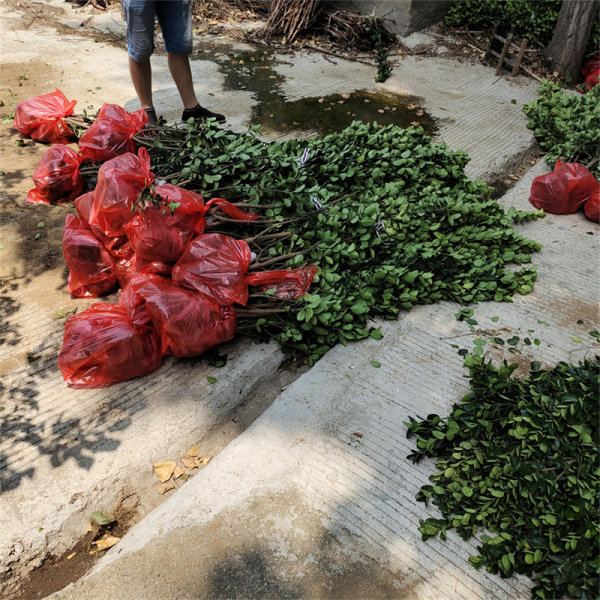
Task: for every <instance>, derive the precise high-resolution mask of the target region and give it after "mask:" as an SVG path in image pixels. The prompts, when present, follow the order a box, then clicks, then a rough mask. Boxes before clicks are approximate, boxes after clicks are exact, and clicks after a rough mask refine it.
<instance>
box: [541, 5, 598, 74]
mask: <svg viewBox="0 0 600 600" xmlns="http://www.w3.org/2000/svg"><path fill="white" fill-rule="evenodd" d="M598 6H599V3H598V0H563V3H562V6H561V9H560V13H559V14H558V21H557V22H556V27H555V29H554V34H553V35H552V40H551V41H550V43H549V44H548V47H547V48H546V56H547V57H548V58H550V59H551V60H552V62H553V63H554V64H555V66H556V70H557V71H558V74H559V75H560V76H561V77H564V78H565V79H566V78H570V79H571V81H573V82H575V81H577V77H578V75H579V70H580V68H581V63H582V61H583V56H584V54H585V48H586V46H587V42H588V39H589V37H590V33H591V31H592V26H593V24H594V19H597V18H598Z"/></svg>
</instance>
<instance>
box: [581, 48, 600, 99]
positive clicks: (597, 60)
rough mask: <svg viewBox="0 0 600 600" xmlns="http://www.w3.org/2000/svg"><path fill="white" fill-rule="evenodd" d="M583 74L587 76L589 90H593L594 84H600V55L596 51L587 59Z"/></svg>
mask: <svg viewBox="0 0 600 600" xmlns="http://www.w3.org/2000/svg"><path fill="white" fill-rule="evenodd" d="M581 74H582V75H583V76H584V78H585V85H586V86H587V88H588V90H591V89H592V88H593V87H594V86H596V85H598V78H599V77H600V55H599V54H598V52H596V53H595V54H594V55H593V56H592V58H590V59H588V60H586V62H585V64H584V65H583V68H582V69H581Z"/></svg>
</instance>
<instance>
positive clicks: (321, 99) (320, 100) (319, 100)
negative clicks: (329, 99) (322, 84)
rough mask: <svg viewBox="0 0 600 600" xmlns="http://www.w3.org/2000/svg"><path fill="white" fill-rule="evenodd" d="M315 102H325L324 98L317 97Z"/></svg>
mask: <svg viewBox="0 0 600 600" xmlns="http://www.w3.org/2000/svg"><path fill="white" fill-rule="evenodd" d="M317 102H318V103H319V104H323V102H325V98H319V99H318V100H317Z"/></svg>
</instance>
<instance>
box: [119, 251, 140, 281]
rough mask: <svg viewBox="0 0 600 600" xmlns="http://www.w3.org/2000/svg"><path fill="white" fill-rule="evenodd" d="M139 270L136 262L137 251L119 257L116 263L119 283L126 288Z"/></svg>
mask: <svg viewBox="0 0 600 600" xmlns="http://www.w3.org/2000/svg"><path fill="white" fill-rule="evenodd" d="M137 272H138V270H137V267H136V264H135V253H131V254H129V255H128V256H124V257H123V258H119V259H118V260H117V262H116V264H115V274H116V276H117V281H118V282H119V285H120V286H121V287H122V288H124V287H125V286H126V285H127V284H128V283H129V282H130V281H131V278H132V277H133V276H134V275H136V274H137Z"/></svg>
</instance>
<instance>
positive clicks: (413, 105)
mask: <svg viewBox="0 0 600 600" xmlns="http://www.w3.org/2000/svg"><path fill="white" fill-rule="evenodd" d="M406 108H408V110H415V108H417V105H416V104H409V105H408V106H407V107H406Z"/></svg>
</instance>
